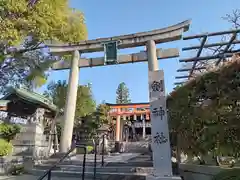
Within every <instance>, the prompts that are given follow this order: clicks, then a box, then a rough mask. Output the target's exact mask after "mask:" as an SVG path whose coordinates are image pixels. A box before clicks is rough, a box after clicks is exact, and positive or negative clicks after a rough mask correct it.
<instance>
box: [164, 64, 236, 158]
mask: <svg viewBox="0 0 240 180" xmlns="http://www.w3.org/2000/svg"><path fill="white" fill-rule="evenodd" d="M239 84H240V63H239V60H238V61H233V62H231V63H230V64H228V65H226V66H223V67H222V68H220V69H218V70H215V71H211V72H208V73H206V74H204V75H202V76H199V77H197V78H195V79H194V80H191V81H190V82H188V83H187V84H186V85H184V86H181V87H178V89H176V90H175V91H174V92H172V93H171V95H170V96H169V97H168V99H167V106H168V110H169V116H170V128H171V131H172V132H176V133H177V134H178V136H179V139H181V143H179V147H180V149H182V150H183V151H184V152H187V153H188V154H193V155H203V154H206V153H207V152H212V153H213V155H214V156H217V155H220V156H221V155H228V156H229V155H231V156H235V157H238V156H239V150H240V143H239V142H240V141H239V140H240V124H239V123H240V119H239V118H240V114H239V112H240V111H239V110H240V106H239V105H238V103H237V100H239V99H240V89H239V88H238V87H239Z"/></svg>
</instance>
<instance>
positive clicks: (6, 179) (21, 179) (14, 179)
mask: <svg viewBox="0 0 240 180" xmlns="http://www.w3.org/2000/svg"><path fill="white" fill-rule="evenodd" d="M36 179H37V177H36V176H32V175H21V176H0V180H36ZM69 179H70V180H79V177H78V178H72V177H71V178H69V177H52V180H69Z"/></svg>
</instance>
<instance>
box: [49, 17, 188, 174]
mask: <svg viewBox="0 0 240 180" xmlns="http://www.w3.org/2000/svg"><path fill="white" fill-rule="evenodd" d="M189 25H190V21H184V22H181V23H179V24H176V25H173V26H169V27H167V28H163V29H156V30H153V31H148V32H140V33H135V34H128V35H122V36H114V37H109V38H99V39H94V40H86V41H81V42H79V43H78V44H66V45H48V47H49V49H50V53H52V54H53V55H57V56H61V55H66V54H72V55H73V56H72V57H73V58H72V61H71V63H69V62H66V61H62V62H61V61H60V62H57V63H55V64H54V65H53V67H52V69H53V70H62V69H70V74H69V86H68V93H67V101H66V106H65V112H64V128H63V131H62V137H61V142H60V151H61V152H62V153H66V152H67V151H68V150H69V148H70V146H71V142H72V133H73V125H74V115H75V109H76V97H77V87H78V82H79V69H80V68H86V67H96V66H105V65H118V64H125V63H137V62H148V70H149V88H150V94H149V97H150V105H151V108H150V109H151V119H152V126H155V127H156V128H154V129H152V136H154V138H155V137H156V138H157V139H156V140H154V141H152V142H153V143H152V150H153V164H154V169H155V173H154V175H155V176H158V177H161V178H160V179H166V178H165V176H168V177H171V176H172V167H171V157H170V156H169V154H170V145H169V141H168V137H169V134H168V133H169V132H168V126H167V118H166V114H165V117H164V119H162V118H161V119H159V116H158V113H153V112H152V110H154V109H155V110H156V109H158V108H160V109H161V110H162V111H164V112H166V102H165V101H166V100H165V88H164V80H163V72H162V71H158V69H159V67H158V59H168V58H174V57H178V56H179V50H178V49H175V48H172V49H165V50H164V49H157V48H156V44H160V43H167V42H171V41H176V40H180V39H181V38H182V34H183V33H184V32H185V31H187V30H188V29H189ZM138 46H146V48H147V51H141V52H139V53H133V54H128V55H118V54H117V51H118V49H124V48H134V47H138ZM99 51H104V52H105V55H104V57H99V58H90V59H86V58H81V57H80V55H81V54H83V53H92V52H99ZM154 83H155V84H156V83H157V84H156V85H157V86H158V88H157V89H156V88H152V84H154ZM159 88H160V89H159ZM159 106H160V107H159ZM152 113H153V114H152ZM153 119H154V120H153ZM159 123H160V124H159ZM116 124H118V125H119V124H120V116H117V119H116ZM159 126H162V127H159ZM158 127H159V128H162V129H163V130H164V132H158V131H159V129H158ZM163 134H164V138H163ZM159 138H160V139H159ZM162 138H163V139H162ZM117 144H119V138H118V137H117V138H116V145H117ZM159 150H160V152H159ZM159 154H160V155H159Z"/></svg>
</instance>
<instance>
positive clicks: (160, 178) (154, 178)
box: [146, 176, 182, 180]
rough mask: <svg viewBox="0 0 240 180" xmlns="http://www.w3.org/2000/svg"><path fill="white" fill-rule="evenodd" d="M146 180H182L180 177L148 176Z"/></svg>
mask: <svg viewBox="0 0 240 180" xmlns="http://www.w3.org/2000/svg"><path fill="white" fill-rule="evenodd" d="M146 180H182V178H181V177H180V176H165V177H164V176H146Z"/></svg>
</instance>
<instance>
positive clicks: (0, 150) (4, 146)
mask: <svg viewBox="0 0 240 180" xmlns="http://www.w3.org/2000/svg"><path fill="white" fill-rule="evenodd" d="M12 149H13V146H12V144H11V143H9V142H7V141H6V140H4V139H0V156H7V155H9V154H10V153H11V152H12Z"/></svg>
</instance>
